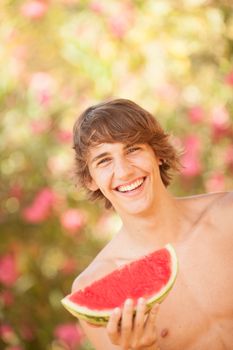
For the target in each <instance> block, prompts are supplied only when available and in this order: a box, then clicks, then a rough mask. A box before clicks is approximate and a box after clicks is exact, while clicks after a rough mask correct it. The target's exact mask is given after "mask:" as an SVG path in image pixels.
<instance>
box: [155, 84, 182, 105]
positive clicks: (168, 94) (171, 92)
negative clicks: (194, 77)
mask: <svg viewBox="0 0 233 350" xmlns="http://www.w3.org/2000/svg"><path fill="white" fill-rule="evenodd" d="M155 90H156V95H158V96H159V97H160V98H161V99H163V100H164V101H165V102H166V103H169V104H175V103H176V102H177V100H178V98H179V92H178V89H177V88H176V86H175V85H173V84H171V83H169V82H164V83H163V84H161V85H160V86H158V87H156V89H155Z"/></svg>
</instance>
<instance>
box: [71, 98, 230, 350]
mask: <svg viewBox="0 0 233 350" xmlns="http://www.w3.org/2000/svg"><path fill="white" fill-rule="evenodd" d="M74 149H75V154H76V163H77V178H78V181H79V184H80V185H81V186H83V187H85V188H86V189H87V192H88V194H89V196H90V198H91V199H97V198H102V199H104V200H105V204H106V207H107V208H110V207H113V208H114V210H115V211H116V212H117V213H118V214H119V216H120V218H121V220H122V227H121V229H120V231H119V232H118V234H117V235H115V236H114V238H113V239H112V240H111V241H110V242H109V243H108V244H107V246H105V247H104V249H103V250H102V251H101V252H100V253H99V254H98V255H97V257H96V258H95V259H94V261H93V262H92V263H91V264H90V265H89V266H88V268H87V269H86V270H85V271H84V272H83V273H82V274H81V275H80V276H78V278H77V279H76V280H75V281H74V284H73V291H75V290H77V289H80V288H84V287H85V286H86V285H88V284H90V283H91V282H92V281H94V280H95V279H97V278H100V277H102V276H104V275H106V274H107V273H109V272H111V271H112V270H114V269H116V268H117V267H119V266H120V265H122V264H125V263H128V262H131V261H132V260H135V259H137V258H139V257H141V256H142V255H145V254H148V253H150V252H152V251H154V250H156V249H159V248H161V247H163V246H164V245H165V244H167V243H172V244H173V246H174V248H175V249H176V252H177V256H178V260H179V272H178V276H177V280H176V283H175V285H174V287H173V289H172V290H171V292H170V293H169V295H168V296H167V298H166V299H165V300H164V301H163V302H162V303H161V304H160V305H155V306H154V307H153V309H152V310H151V312H150V313H149V315H148V316H145V314H144V312H145V301H144V300H143V299H142V300H139V302H138V304H137V312H136V318H135V320H134V321H133V318H132V302H131V301H130V300H128V301H127V302H126V303H125V304H124V307H123V308H122V309H117V310H115V311H114V312H113V314H112V315H111V317H110V320H109V323H108V325H107V327H106V328H104V327H98V328H96V327H93V326H91V325H89V324H88V323H87V322H84V321H81V325H82V327H83V329H84V331H85V333H86V334H87V337H88V338H89V339H90V341H91V343H92V344H93V346H94V348H95V349H96V350H117V349H123V350H128V349H133V350H139V349H140V350H144V349H145V350H146V349H147V350H158V349H161V350H207V349H211V350H223V349H227V350H233V292H232V290H233V254H232V250H233V193H232V192H227V193H226V192H221V193H211V194H203V195H198V196H197V195H196V196H191V197H184V198H176V197H174V196H172V195H171V194H170V193H169V192H168V190H167V186H168V184H169V182H170V180H171V173H170V171H171V170H178V169H179V166H180V164H179V157H178V155H177V152H176V150H175V149H174V148H173V146H172V145H171V144H170V142H169V137H168V135H167V134H165V133H164V131H163V130H162V128H161V127H160V125H159V124H158V122H157V121H156V119H155V118H154V117H153V116H152V115H151V114H150V113H149V112H147V111H145V110H144V109H143V108H141V107H140V106H138V105H137V104H135V103H133V102H131V101H129V100H124V99H117V100H113V101H109V102H104V103H101V104H98V105H96V106H92V107H90V108H88V109H87V110H86V111H84V113H83V114H82V115H81V116H80V118H79V119H78V120H77V122H76V124H75V126H74ZM120 318H121V327H120V328H119V327H118V321H119V320H120Z"/></svg>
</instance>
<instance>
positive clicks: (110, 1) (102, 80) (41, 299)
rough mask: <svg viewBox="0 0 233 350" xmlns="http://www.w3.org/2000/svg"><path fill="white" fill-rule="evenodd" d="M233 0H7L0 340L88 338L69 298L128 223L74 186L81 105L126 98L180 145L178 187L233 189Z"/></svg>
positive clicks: (0, 48) (12, 343)
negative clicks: (122, 223) (79, 278)
mask: <svg viewBox="0 0 233 350" xmlns="http://www.w3.org/2000/svg"><path fill="white" fill-rule="evenodd" d="M230 3H231V1H210V0H209V1H204V0H183V1H181V0H180V1H179V0H176V1H173V0H170V1H169V0H135V1H133V0H122V1H119V0H106V1H104V0H102V1H101V0H93V1H88V0H86V1H85V0H79V1H78V0H47V1H42V0H40V1H39V0H35V1H30V0H28V1H19V0H11V1H10V0H9V1H6V0H5V1H4V0H2V1H1V4H0V117H1V125H0V131H1V134H0V152H1V153H0V154H1V163H0V174H1V175H0V176H1V182H0V189H1V194H0V196H1V207H0V224H1V226H0V234H1V236H0V288H1V289H0V348H1V349H6V350H29V349H30V350H32V349H33V350H37V349H38V350H47V349H52V350H62V349H65V350H79V349H80V350H84V349H85V350H86V349H90V345H89V344H88V342H87V340H86V339H85V336H84V335H83V334H82V331H81V329H80V328H79V325H78V323H77V322H76V320H75V319H74V317H73V316H71V315H70V314H68V312H67V311H66V310H65V309H64V308H63V307H62V305H61V303H60V300H61V298H62V297H63V296H64V295H66V294H68V293H69V292H70V288H71V284H72V281H73V280H74V278H75V276H77V275H78V274H79V273H80V272H81V271H82V270H83V269H84V268H85V267H86V266H87V265H88V263H89V262H90V261H91V260H92V259H93V257H94V256H95V255H96V254H97V252H98V251H99V250H100V249H101V247H102V246H103V245H104V244H105V243H106V241H107V240H108V239H109V238H110V237H111V236H112V235H114V233H115V232H116V230H117V229H118V228H119V226H120V221H119V219H118V218H117V216H116V215H115V214H114V213H113V212H111V211H110V212H108V211H104V210H103V207H102V205H100V204H93V203H90V202H88V201H87V200H86V198H85V193H84V192H83V191H81V190H80V189H79V188H76V187H75V179H74V176H73V156H74V155H73V150H72V127H73V123H74V121H75V119H76V117H77V116H78V115H79V113H80V112H81V111H83V109H84V108H86V107H87V106H89V105H90V104H93V103H96V102H99V101H101V100H103V99H106V98H109V97H123V98H129V99H132V100H133V101H135V102H137V103H139V104H140V105H141V106H143V107H144V108H146V109H148V110H149V111H150V112H152V113H153V114H154V115H155V116H156V117H157V118H158V119H159V121H160V122H161V124H162V126H163V127H164V128H165V129H166V130H168V131H169V132H170V133H171V135H172V140H173V142H174V144H175V145H176V146H177V147H178V148H181V149H183V148H184V149H185V153H184V154H183V156H182V162H183V164H184V169H183V171H182V173H181V174H180V175H179V176H176V178H175V180H174V183H173V185H172V186H171V191H172V193H174V195H178V196H179V195H181V196H183V195H191V194H199V193H202V192H212V191H225V190H230V189H232V188H233V180H232V175H233V123H232V121H233V115H232V112H233V103H232V102H233V62H232V59H233V41H232V40H233V11H232V10H233V7H232V5H230Z"/></svg>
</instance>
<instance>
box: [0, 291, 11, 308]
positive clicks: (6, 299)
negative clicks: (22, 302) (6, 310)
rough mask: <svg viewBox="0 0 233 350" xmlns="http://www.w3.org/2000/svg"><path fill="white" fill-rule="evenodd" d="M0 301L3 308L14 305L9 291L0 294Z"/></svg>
mask: <svg viewBox="0 0 233 350" xmlns="http://www.w3.org/2000/svg"><path fill="white" fill-rule="evenodd" d="M0 300H1V301H2V303H3V305H4V306H6V307H8V306H11V305H12V304H13V303H14V295H13V294H12V292H11V291H10V290H7V289H6V290H3V291H2V292H1V293H0Z"/></svg>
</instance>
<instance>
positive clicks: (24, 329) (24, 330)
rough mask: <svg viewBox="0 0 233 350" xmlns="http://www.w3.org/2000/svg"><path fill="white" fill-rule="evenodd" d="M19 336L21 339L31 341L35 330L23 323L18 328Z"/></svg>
mask: <svg viewBox="0 0 233 350" xmlns="http://www.w3.org/2000/svg"><path fill="white" fill-rule="evenodd" d="M20 334H21V336H22V338H23V339H25V340H27V341H31V340H33V339H34V338H35V330H34V329H33V327H32V326H31V325H30V324H27V323H23V324H22V325H21V328H20Z"/></svg>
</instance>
